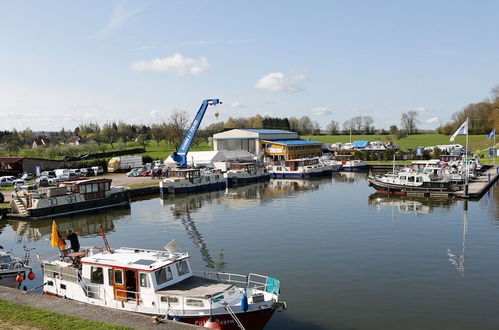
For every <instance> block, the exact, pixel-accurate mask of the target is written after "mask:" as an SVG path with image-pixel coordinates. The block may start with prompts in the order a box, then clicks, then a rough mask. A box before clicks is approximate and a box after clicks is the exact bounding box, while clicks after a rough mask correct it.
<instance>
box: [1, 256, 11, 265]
mask: <svg viewBox="0 0 499 330" xmlns="http://www.w3.org/2000/svg"><path fill="white" fill-rule="evenodd" d="M10 262H12V258H11V257H10V256H0V263H4V264H8V263H10Z"/></svg>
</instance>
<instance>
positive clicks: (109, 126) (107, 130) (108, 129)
mask: <svg viewBox="0 0 499 330" xmlns="http://www.w3.org/2000/svg"><path fill="white" fill-rule="evenodd" d="M115 127H116V124H114V123H106V124H104V126H102V129H101V132H100V133H101V138H102V140H103V141H104V142H107V143H109V144H110V145H111V148H113V149H114V143H116V141H117V140H118V137H119V135H118V130H117V127H116V129H115Z"/></svg>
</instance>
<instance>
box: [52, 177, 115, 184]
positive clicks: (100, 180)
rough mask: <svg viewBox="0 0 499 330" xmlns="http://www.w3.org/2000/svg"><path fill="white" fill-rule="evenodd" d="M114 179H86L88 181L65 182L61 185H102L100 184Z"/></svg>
mask: <svg viewBox="0 0 499 330" xmlns="http://www.w3.org/2000/svg"><path fill="white" fill-rule="evenodd" d="M111 181H113V179H108V178H99V179H86V180H76V181H64V182H60V184H61V185H75V184H76V185H78V184H84V183H100V182H111Z"/></svg>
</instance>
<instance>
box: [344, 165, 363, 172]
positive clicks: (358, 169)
mask: <svg viewBox="0 0 499 330" xmlns="http://www.w3.org/2000/svg"><path fill="white" fill-rule="evenodd" d="M368 170H369V165H360V166H341V168H340V172H365V171H368Z"/></svg>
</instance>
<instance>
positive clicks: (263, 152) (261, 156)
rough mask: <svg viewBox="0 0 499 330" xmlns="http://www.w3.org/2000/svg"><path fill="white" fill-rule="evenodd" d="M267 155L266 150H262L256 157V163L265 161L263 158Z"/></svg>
mask: <svg viewBox="0 0 499 330" xmlns="http://www.w3.org/2000/svg"><path fill="white" fill-rule="evenodd" d="M264 155H265V148H262V149H260V151H259V152H258V155H256V161H257V162H260V161H261V160H262V159H263V156H264Z"/></svg>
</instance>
